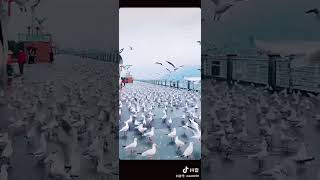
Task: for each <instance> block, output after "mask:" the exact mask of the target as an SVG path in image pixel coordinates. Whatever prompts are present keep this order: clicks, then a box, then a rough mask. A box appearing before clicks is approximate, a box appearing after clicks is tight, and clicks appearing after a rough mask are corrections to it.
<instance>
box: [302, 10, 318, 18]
mask: <svg viewBox="0 0 320 180" xmlns="http://www.w3.org/2000/svg"><path fill="white" fill-rule="evenodd" d="M305 13H306V14H314V15H315V16H316V18H317V19H318V20H320V12H319V9H317V8H314V9H310V10H308V11H306V12H305Z"/></svg>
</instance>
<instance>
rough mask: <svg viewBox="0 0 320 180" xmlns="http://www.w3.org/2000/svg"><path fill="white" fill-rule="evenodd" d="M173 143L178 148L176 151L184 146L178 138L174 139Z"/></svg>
mask: <svg viewBox="0 0 320 180" xmlns="http://www.w3.org/2000/svg"><path fill="white" fill-rule="evenodd" d="M174 143H175V144H176V146H177V147H178V149H180V148H181V147H182V146H184V142H183V141H181V140H180V139H179V137H178V136H176V137H175V139H174Z"/></svg>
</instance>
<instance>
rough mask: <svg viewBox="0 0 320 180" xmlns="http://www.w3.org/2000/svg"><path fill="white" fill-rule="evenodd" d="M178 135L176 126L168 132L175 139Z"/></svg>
mask: <svg viewBox="0 0 320 180" xmlns="http://www.w3.org/2000/svg"><path fill="white" fill-rule="evenodd" d="M176 135H177V130H176V128H173V129H172V131H171V132H170V133H169V134H168V136H169V137H170V138H171V139H172V140H173V139H174V138H175V137H176Z"/></svg>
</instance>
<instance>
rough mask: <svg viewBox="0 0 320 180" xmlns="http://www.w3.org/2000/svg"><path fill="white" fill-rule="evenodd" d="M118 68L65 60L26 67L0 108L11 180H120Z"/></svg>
mask: <svg viewBox="0 0 320 180" xmlns="http://www.w3.org/2000/svg"><path fill="white" fill-rule="evenodd" d="M117 66H118V65H117V64H112V63H105V62H101V61H94V60H88V59H80V58H78V57H73V56H64V55H59V56H57V57H56V60H55V62H54V64H34V65H29V64H27V65H26V67H25V73H24V75H23V76H22V77H17V78H15V79H14V81H13V84H12V86H11V87H10V88H9V89H8V90H7V91H6V102H4V103H2V104H4V106H1V107H0V113H1V120H0V125H1V133H2V134H1V135H2V136H1V137H0V144H1V149H5V150H3V151H2V157H3V156H7V157H8V158H2V161H1V164H2V168H3V169H4V171H5V170H6V168H5V165H3V164H5V162H7V160H6V159H10V160H9V161H10V162H11V163H10V167H11V168H9V169H8V173H9V179H10V180H25V179H33V180H43V179H46V177H47V176H49V177H50V176H52V177H50V178H53V177H63V179H64V178H66V177H70V176H72V177H73V178H75V179H83V180H87V179H89V180H90V179H102V177H103V179H118V175H117V174H118V151H117V149H112V148H113V147H114V148H116V147H118V141H117V139H118V138H117V136H118V133H117V129H118V128H117V124H116V123H115V122H117V119H118V113H116V112H117V111H116V110H117V108H118V107H117V106H118V105H117V104H118V99H117V98H114V97H117V96H118V84H117V83H114V82H117V80H118V71H117ZM7 135H8V136H7ZM10 142H12V145H11V143H10ZM11 148H12V150H13V151H12V153H11V151H10V150H11ZM8 149H9V151H8ZM4 152H6V153H4ZM8 152H9V153H8ZM44 159H45V160H44ZM1 173H2V172H1Z"/></svg>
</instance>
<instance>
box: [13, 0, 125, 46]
mask: <svg viewBox="0 0 320 180" xmlns="http://www.w3.org/2000/svg"><path fill="white" fill-rule="evenodd" d="M118 7H119V5H118V0H41V3H40V5H39V6H38V8H37V9H36V15H37V16H38V17H39V18H42V17H47V18H48V20H47V21H46V22H45V23H44V25H45V29H46V31H48V32H51V33H52V34H53V37H54V41H55V42H56V43H57V44H59V45H61V46H63V47H71V48H84V49H86V48H93V49H95V48H96V49H101V50H110V49H111V50H115V49H117V48H118V27H119V25H118ZM30 22H31V18H30V16H26V14H25V13H20V11H19V8H18V7H17V5H13V16H12V18H11V19H10V24H9V33H10V34H9V38H10V39H15V38H16V37H17V35H16V34H17V33H18V32H21V31H23V32H26V30H27V26H28V25H29V24H30Z"/></svg>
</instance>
